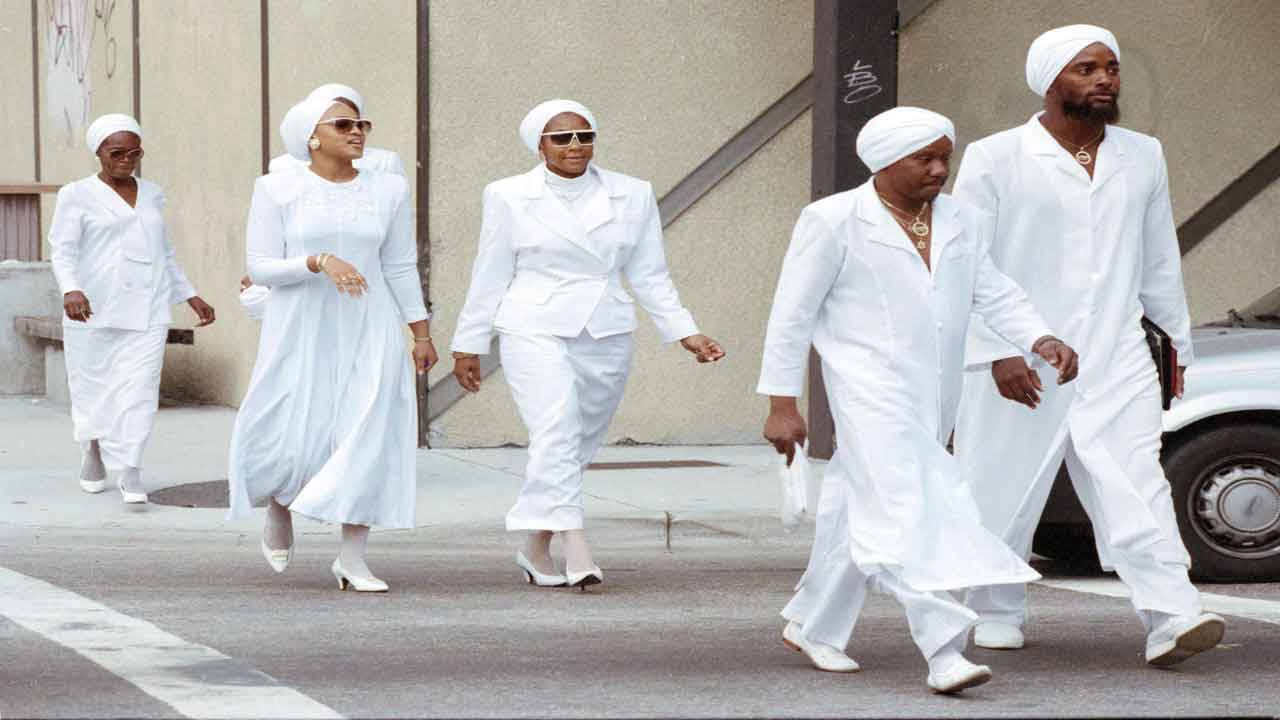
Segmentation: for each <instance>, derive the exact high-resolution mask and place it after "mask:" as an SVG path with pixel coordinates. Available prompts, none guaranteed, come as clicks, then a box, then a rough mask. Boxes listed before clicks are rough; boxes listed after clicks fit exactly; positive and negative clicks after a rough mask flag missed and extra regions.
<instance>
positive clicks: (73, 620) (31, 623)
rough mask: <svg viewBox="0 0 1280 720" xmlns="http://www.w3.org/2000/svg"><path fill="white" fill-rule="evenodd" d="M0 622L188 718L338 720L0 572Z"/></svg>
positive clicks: (100, 609)
mask: <svg viewBox="0 0 1280 720" xmlns="http://www.w3.org/2000/svg"><path fill="white" fill-rule="evenodd" d="M0 615H4V616H5V617H8V618H9V619H10V620H12V621H13V622H15V623H17V624H18V625H21V626H22V627H24V628H26V629H28V630H31V631H32V632H35V633H38V634H39V635H42V636H44V637H45V638H47V639H49V640H52V641H53V642H56V643H58V644H59V645H63V646H66V647H67V648H70V649H71V650H74V651H76V652H77V653H79V654H81V655H83V656H84V657H86V658H88V659H90V660H92V661H93V662H95V663H97V664H98V665H101V666H102V667H103V668H105V669H107V670H109V671H110V672H112V673H114V674H116V675H118V676H120V677H121V678H123V679H124V680H127V681H129V682H131V683H133V684H134V685H136V686H138V688H139V689H141V690H142V691H143V692H145V693H146V694H148V695H150V696H151V697H153V698H155V699H157V700H159V701H160V702H163V703H165V704H167V705H169V706H170V707H172V708H173V709H175V710H177V711H178V712H179V713H182V714H183V715H185V716H187V717H190V718H257V717H279V718H341V717H342V716H341V715H339V714H338V713H337V712H336V711H334V710H333V709H332V708H330V707H328V706H326V705H323V704H321V703H319V702H316V701H315V700H312V699H311V698H309V697H307V696H306V695H303V694H302V693H300V692H298V691H297V690H294V689H293V688H289V687H285V686H283V685H281V684H280V683H279V682H278V681H276V679H275V678H273V677H271V676H270V675H267V674H266V673H263V672H259V671H257V670H254V669H252V668H249V667H246V666H245V665H243V664H242V663H239V662H236V661H235V660H233V659H231V658H229V657H227V656H226V655H223V654H222V653H220V652H218V651H217V650H214V649H213V648H210V647H206V646H204V645H197V644H195V643H190V642H187V641H186V640H183V639H182V638H180V637H178V636H176V635H171V634H169V633H167V632H165V631H163V630H161V629H160V628H158V627H156V626H155V625H152V624H151V623H149V622H146V621H144V620H138V619H137V618H131V617H129V616H128V615H124V614H122V613H119V612H116V611H115V610H112V609H111V608H109V607H107V606H106V605H102V604H100V603H96V602H94V601H92V600H90V599H88V598H86V597H84V596H82V595H77V594H76V593H73V592H71V591H70V590H64V589H62V588H60V587H57V586H55V585H51V584H49V583H47V582H45V581H43V580H37V579H36V578H32V577H28V576H26V575H23V574H21V573H17V572H14V571H12V570H9V569H8V568H3V567H0Z"/></svg>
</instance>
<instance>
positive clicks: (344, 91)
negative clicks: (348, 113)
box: [307, 83, 364, 114]
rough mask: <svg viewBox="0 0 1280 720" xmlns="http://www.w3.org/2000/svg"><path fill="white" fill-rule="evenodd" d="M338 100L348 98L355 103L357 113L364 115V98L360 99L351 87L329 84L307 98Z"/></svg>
mask: <svg viewBox="0 0 1280 720" xmlns="http://www.w3.org/2000/svg"><path fill="white" fill-rule="evenodd" d="M338 98H346V99H348V100H350V101H351V102H353V103H355V104H356V112H358V113H361V114H364V98H362V97H360V93H359V92H357V91H356V89H355V88H353V87H351V86H350V85H342V84H340V83H327V84H324V85H321V86H320V87H318V88H316V89H315V90H312V91H311V94H310V95H308V96H307V99H308V100H337V99H338Z"/></svg>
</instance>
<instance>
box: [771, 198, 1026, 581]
mask: <svg viewBox="0 0 1280 720" xmlns="http://www.w3.org/2000/svg"><path fill="white" fill-rule="evenodd" d="M978 215H979V213H978V212H977V211H976V210H974V209H973V208H971V207H968V206H966V205H964V204H963V203H960V202H957V201H955V200H953V199H952V198H950V197H947V196H945V195H940V196H939V197H938V198H937V200H936V201H935V203H934V207H933V248H932V262H931V264H932V267H933V270H932V272H930V271H929V269H927V268H926V267H925V264H924V263H923V262H922V260H921V259H920V257H919V254H918V253H917V251H916V249H915V248H914V246H913V245H912V244H911V243H910V242H909V241H908V240H907V237H906V235H905V234H904V233H903V231H902V229H901V228H900V227H899V226H898V224H897V223H896V222H894V221H893V219H892V218H891V217H890V215H889V213H888V211H887V210H885V208H884V206H883V205H882V204H881V203H880V201H879V199H878V198H877V196H876V192H875V188H874V187H873V186H872V183H871V181H868V182H867V183H865V184H864V185H862V186H861V187H859V188H857V189H855V190H851V191H848V192H844V193H839V194H837V195H833V196H831V197H829V198H826V199H823V200H820V201H818V202H816V203H813V204H812V205H809V206H808V207H806V208H805V210H804V212H803V213H801V216H800V220H799V222H798V223H797V224H796V228H795V233H794V235H793V237H792V241H791V246H790V248H789V249H788V251H787V256H786V259H785V260H784V262H783V267H782V275H781V278H780V279H779V281H778V289H777V293H776V295H775V297H774V302H773V310H772V312H771V314H770V316H769V328H768V333H767V336H766V339H765V349H764V362H763V367H762V368H761V372H760V383H759V385H758V387H757V391H758V392H760V393H761V394H765V395H781V396H791V397H795V396H799V395H800V394H801V391H802V389H803V383H804V376H805V368H806V366H807V363H808V357H809V347H810V345H811V344H812V346H813V347H814V349H816V350H817V352H818V354H819V355H821V357H822V368H823V380H824V382H825V383H826V387H827V396H828V399H829V401H830V406H831V412H832V415H833V417H834V419H835V424H836V435H837V443H838V446H837V448H836V453H835V456H834V457H833V459H832V461H831V463H830V465H828V467H827V473H828V480H827V483H828V484H830V483H831V482H837V481H843V483H844V486H845V489H846V493H845V497H846V498H847V502H846V503H845V507H846V513H847V524H846V527H847V529H848V539H849V544H848V547H849V551H850V553H851V554H852V556H853V561H854V563H855V564H856V565H857V567H858V570H859V571H860V572H861V573H862V574H864V575H866V576H874V575H876V574H877V573H880V572H882V571H884V572H888V573H891V574H892V575H893V576H895V577H896V578H897V579H899V580H901V581H902V582H904V583H906V584H907V585H909V586H910V587H911V588H913V589H915V590H918V591H934V590H951V589H957V588H963V587H969V586H973V585H982V584H987V583H1011V582H1023V581H1026V580H1031V579H1035V578H1036V577H1038V575H1037V574H1036V573H1035V571H1034V570H1032V569H1031V568H1030V567H1028V566H1027V565H1026V564H1025V563H1023V562H1022V560H1021V559H1019V558H1018V557H1017V556H1016V555H1014V554H1013V553H1012V552H1010V551H1009V549H1008V548H1007V547H1005V545H1004V544H1003V543H1001V542H1000V540H999V539H998V538H996V537H995V536H994V535H992V534H991V533H989V532H987V531H986V530H984V529H983V528H982V525H981V523H980V521H979V519H978V510H977V507H976V506H975V505H974V502H973V499H972V498H971V497H970V496H969V494H968V491H967V489H966V488H965V487H964V486H963V485H961V483H960V481H959V474H958V471H957V469H956V467H955V463H954V461H953V459H952V457H951V456H950V455H949V454H948V453H947V451H946V448H945V444H946V439H947V434H948V432H949V430H950V429H951V425H952V422H953V420H954V417H955V415H954V413H955V407H956V403H957V401H958V400H959V390H960V375H961V368H962V362H963V350H964V337H965V330H966V328H967V326H968V324H969V313H970V311H971V310H972V311H974V312H977V313H978V314H980V315H982V316H983V317H986V318H987V319H988V320H989V321H990V322H992V323H993V324H994V325H995V326H996V327H997V328H999V329H1000V331H1001V333H1002V335H1003V336H1004V337H1007V338H1009V339H1010V340H1011V341H1012V342H1014V343H1016V344H1017V345H1018V346H1019V347H1022V348H1024V349H1029V348H1030V346H1031V344H1032V343H1033V342H1035V340H1037V339H1038V338H1040V337H1043V336H1044V335H1048V334H1051V333H1050V331H1049V329H1048V328H1047V327H1046V326H1045V323H1044V322H1043V321H1042V320H1041V319H1040V317H1039V315H1037V314H1036V312H1035V311H1034V310H1033V309H1032V308H1031V305H1030V304H1029V303H1028V302H1027V300H1026V296H1025V295H1024V294H1023V293H1022V291H1021V290H1020V289H1019V288H1018V287H1017V286H1016V285H1015V284H1014V283H1013V282H1011V281H1010V280H1009V279H1008V278H1006V277H1004V276H1003V275H1001V274H1000V273H999V272H998V271H997V270H996V269H995V267H994V266H993V265H992V264H991V261H990V259H988V257H987V254H986V241H985V240H984V239H983V238H982V237H981V235H980V231H981V229H982V228H983V223H981V222H979V220H978V217H977V216H978ZM833 478H835V479H833ZM823 514H827V515H829V514H830V513H829V512H825V511H824V513H823ZM824 537H825V536H824ZM840 540H842V538H830V537H826V538H825V540H824V539H823V537H820V538H819V540H818V542H819V544H830V545H831V546H833V547H834V546H837V545H840V544H841V543H840ZM821 551H822V548H819V547H815V552H814V554H815V558H819V557H820V556H821ZM802 584H803V581H802Z"/></svg>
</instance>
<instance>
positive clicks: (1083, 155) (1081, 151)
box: [1041, 123, 1107, 165]
mask: <svg viewBox="0 0 1280 720" xmlns="http://www.w3.org/2000/svg"><path fill="white" fill-rule="evenodd" d="M1041 127H1044V123H1041ZM1045 131H1046V132H1048V133H1049V134H1050V135H1053V139H1054V140H1057V141H1058V142H1060V143H1062V144H1063V145H1075V143H1073V142H1068V141H1066V140H1063V139H1062V138H1060V137H1058V136H1057V134H1055V133H1054V132H1053V131H1052V130H1050V129H1049V128H1047V127H1046V128H1045ZM1106 134H1107V129H1106V128H1105V127H1104V128H1102V132H1100V133H1098V137H1096V138H1094V139H1092V140H1090V141H1089V142H1087V143H1085V144H1083V145H1081V146H1080V147H1079V148H1077V149H1076V151H1075V152H1074V153H1072V156H1073V157H1075V159H1076V162H1078V163H1080V164H1081V165H1088V164H1090V163H1092V162H1093V155H1090V154H1089V151H1088V150H1085V148H1087V147H1089V146H1090V145H1092V144H1094V143H1096V142H1098V141H1099V140H1101V139H1102V136H1103V135H1106Z"/></svg>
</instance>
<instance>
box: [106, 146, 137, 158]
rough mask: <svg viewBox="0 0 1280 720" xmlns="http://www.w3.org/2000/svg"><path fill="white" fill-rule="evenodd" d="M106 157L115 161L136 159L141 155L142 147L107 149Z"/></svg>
mask: <svg viewBox="0 0 1280 720" xmlns="http://www.w3.org/2000/svg"><path fill="white" fill-rule="evenodd" d="M107 157H109V158H111V159H112V160H116V161H119V160H124V159H126V158H127V159H129V160H137V159H138V158H140V157H142V148H134V149H132V150H125V149H124V148H112V149H110V150H108V151H107Z"/></svg>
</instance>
